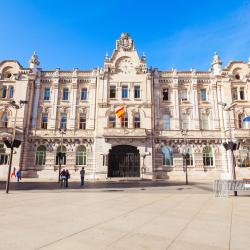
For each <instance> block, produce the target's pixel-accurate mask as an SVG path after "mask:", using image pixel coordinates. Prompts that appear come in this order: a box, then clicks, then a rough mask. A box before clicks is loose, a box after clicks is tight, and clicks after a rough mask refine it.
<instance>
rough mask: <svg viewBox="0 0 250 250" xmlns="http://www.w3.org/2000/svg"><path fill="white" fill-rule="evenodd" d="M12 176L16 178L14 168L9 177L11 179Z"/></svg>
mask: <svg viewBox="0 0 250 250" xmlns="http://www.w3.org/2000/svg"><path fill="white" fill-rule="evenodd" d="M13 176H14V177H15V178H16V168H15V167H14V168H13V171H12V173H11V176H10V177H11V178H12V177H13Z"/></svg>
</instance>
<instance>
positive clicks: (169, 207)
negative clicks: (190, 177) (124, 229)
mask: <svg viewBox="0 0 250 250" xmlns="http://www.w3.org/2000/svg"><path fill="white" fill-rule="evenodd" d="M170 196H173V194H172V195H169V196H167V197H164V198H168V197H170ZM190 196H191V195H189V196H188V197H185V198H184V199H182V200H180V201H178V202H177V203H175V204H174V206H173V207H176V206H178V205H180V204H181V203H182V202H184V201H185V200H187V199H188V198H189V197H190ZM161 200H163V198H162V199H161ZM172 205H173V204H171V205H170V206H168V207H167V208H166V209H164V210H163V211H162V212H161V213H159V214H157V215H156V216H154V217H152V218H151V219H149V220H148V221H146V222H145V223H143V224H141V225H140V226H137V227H135V228H134V229H133V230H132V231H130V232H128V233H125V234H124V235H122V236H121V237H120V238H118V239H116V240H114V241H113V242H111V243H110V244H109V245H108V246H112V245H114V243H116V242H118V241H119V240H121V239H123V238H126V237H127V236H129V235H131V234H132V233H133V232H135V230H136V229H138V228H140V227H142V226H144V225H146V224H148V223H150V222H151V221H153V220H154V219H156V218H157V217H160V216H161V215H163V214H164V213H166V211H169V209H171V207H172Z"/></svg>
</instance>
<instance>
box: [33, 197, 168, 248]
mask: <svg viewBox="0 0 250 250" xmlns="http://www.w3.org/2000/svg"><path fill="white" fill-rule="evenodd" d="M162 199H163V198H160V199H156V200H154V201H151V202H149V203H146V204H144V205H142V206H139V207H137V208H134V209H131V210H129V211H128V212H125V213H122V214H120V215H118V216H114V217H111V218H109V219H106V220H104V221H102V222H99V223H97V224H95V225H92V226H89V227H87V228H84V229H82V230H80V231H78V232H75V233H72V234H69V235H67V236H65V237H63V238H59V239H57V240H55V241H52V242H50V243H48V244H45V245H43V246H40V247H38V248H35V249H34V250H39V249H43V248H45V247H48V246H51V245H53V244H56V243H57V242H60V241H62V240H65V239H68V238H71V237H73V236H75V235H77V234H80V233H82V232H85V231H88V230H90V229H92V228H94V227H96V226H100V225H102V224H105V223H106V222H108V221H111V220H114V219H117V218H120V217H123V216H125V215H128V214H130V213H132V212H134V211H136V210H138V209H141V208H143V207H146V206H149V205H151V204H153V203H154V202H157V201H158V200H162Z"/></svg>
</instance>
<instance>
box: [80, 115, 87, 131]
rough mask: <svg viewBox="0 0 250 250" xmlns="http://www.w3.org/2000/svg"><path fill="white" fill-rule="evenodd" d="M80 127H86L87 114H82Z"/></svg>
mask: <svg viewBox="0 0 250 250" xmlns="http://www.w3.org/2000/svg"><path fill="white" fill-rule="evenodd" d="M79 129H86V114H80V118H79Z"/></svg>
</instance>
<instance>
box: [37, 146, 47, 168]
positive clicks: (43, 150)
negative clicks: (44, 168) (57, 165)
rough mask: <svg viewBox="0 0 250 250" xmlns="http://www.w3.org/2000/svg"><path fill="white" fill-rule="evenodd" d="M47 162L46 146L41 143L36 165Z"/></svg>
mask: <svg viewBox="0 0 250 250" xmlns="http://www.w3.org/2000/svg"><path fill="white" fill-rule="evenodd" d="M45 162H46V147H45V146H44V145H40V146H39V147H38V148H37V150H36V165H45Z"/></svg>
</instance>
